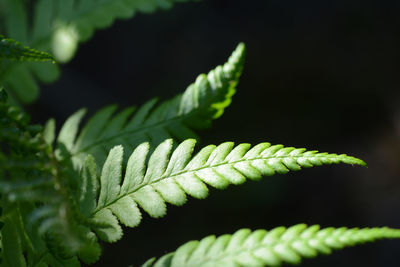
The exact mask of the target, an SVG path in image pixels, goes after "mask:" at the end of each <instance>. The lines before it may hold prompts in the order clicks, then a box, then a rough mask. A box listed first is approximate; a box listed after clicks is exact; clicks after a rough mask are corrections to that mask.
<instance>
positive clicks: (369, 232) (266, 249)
mask: <svg viewBox="0 0 400 267" xmlns="http://www.w3.org/2000/svg"><path fill="white" fill-rule="evenodd" d="M384 238H385V239H386V238H389V239H392V238H400V230H398V229H391V228H387V227H383V228H363V229H358V228H352V229H348V228H346V227H341V228H333V227H330V228H325V229H322V230H320V227H319V226H318V225H313V226H310V227H307V225H305V224H298V225H295V226H292V227H290V228H287V229H286V228H285V227H277V228H275V229H273V230H271V231H266V230H256V231H254V232H252V231H250V230H249V229H241V230H239V231H237V232H236V233H234V234H233V235H222V236H220V237H218V238H216V237H215V236H208V237H205V238H203V239H202V240H201V241H190V242H188V243H186V244H184V245H182V246H180V247H179V248H178V249H177V250H176V252H173V253H169V254H167V255H165V256H163V257H161V258H160V259H159V260H157V261H155V259H150V260H149V261H148V262H146V263H145V264H144V265H143V266H154V267H189V266H190V267H195V266H202V267H206V266H210V267H211V266H213V267H214V266H215V267H216V266H224V267H225V266H280V265H281V264H283V263H289V264H298V263H300V262H301V260H302V258H314V257H316V256H317V255H318V254H330V253H331V252H332V250H337V249H343V248H345V247H349V246H355V245H359V244H363V243H366V242H373V241H375V240H379V239H384Z"/></svg>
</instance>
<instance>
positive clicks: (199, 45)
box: [29, 0, 400, 266]
mask: <svg viewBox="0 0 400 267" xmlns="http://www.w3.org/2000/svg"><path fill="white" fill-rule="evenodd" d="M399 11H400V2H399V1H394V0H393V1H365V0H364V1H348V0H337V1H317V0H306V1H291V0H279V1H278V0H268V1H260V0H248V1H238V0H204V1H201V2H191V3H182V4H177V5H175V7H174V8H173V9H171V10H168V11H159V12H157V13H155V14H152V15H144V14H137V15H136V16H135V18H134V19H132V20H129V21H118V22H116V23H115V24H114V25H113V26H112V27H111V28H109V29H106V30H102V31H99V32H97V33H96V34H95V35H94V38H92V39H91V40H90V41H89V42H87V43H84V44H82V45H81V46H80V47H79V51H78V53H77V55H76V57H75V58H74V59H73V60H72V62H70V63H69V64H67V65H64V66H62V70H63V72H62V77H61V79H60V80H59V81H58V82H56V83H54V84H51V85H46V86H43V89H42V91H41V98H40V100H39V101H38V102H37V103H35V104H34V105H31V106H29V111H31V113H32V114H33V115H32V119H33V121H34V122H40V123H43V122H45V120H46V119H47V118H48V117H50V116H52V117H55V118H56V119H57V121H58V127H60V125H61V123H62V122H63V121H64V120H65V119H66V118H67V117H68V116H69V115H70V114H71V113H73V112H74V111H76V110H77V109H79V108H81V107H87V108H89V114H93V113H94V112H95V111H96V110H97V109H98V108H100V107H103V106H105V105H108V104H113V103H118V104H119V105H120V106H121V107H126V106H130V105H140V104H143V103H144V102H145V101H146V100H148V99H150V98H152V97H154V96H159V97H160V98H161V99H167V98H170V97H172V96H174V95H175V94H177V93H180V92H182V91H183V90H184V89H185V88H186V87H187V85H189V84H190V83H191V82H193V81H194V80H195V78H196V76H197V75H198V74H199V73H204V72H207V71H208V70H210V69H211V68H213V67H215V66H216V65H218V64H222V63H224V62H225V60H226V59H227V57H228V56H229V54H230V53H231V51H232V50H233V49H234V48H235V46H236V45H237V43H239V42H245V43H246V45H247V49H248V56H247V60H246V65H245V69H244V72H243V75H242V78H241V81H240V84H239V86H238V91H237V94H236V95H235V97H234V100H233V103H232V104H231V106H230V107H229V108H228V109H227V110H226V112H225V114H224V116H223V117H222V118H220V119H219V120H217V121H215V123H214V126H213V128H212V129H210V130H207V131H203V132H201V133H200V135H201V136H202V140H201V144H202V145H206V144H209V143H213V144H219V143H221V142H224V141H235V142H237V143H239V142H250V143H252V144H256V143H258V142H263V141H269V142H271V143H274V144H279V143H282V144H285V145H288V146H296V147H307V148H309V149H318V150H320V151H329V152H336V153H347V154H350V155H354V156H357V157H360V158H362V159H364V160H365V161H366V162H367V163H368V164H369V168H361V167H352V166H345V165H336V166H324V167H319V168H313V169H306V170H304V171H301V172H292V173H289V174H287V175H276V176H273V177H266V178H264V179H263V180H262V181H259V182H248V183H246V184H244V185H241V186H230V187H229V188H228V189H227V190H224V191H217V190H211V191H210V196H209V197H208V198H207V199H206V200H201V201H200V200H196V199H190V200H189V201H188V203H187V204H185V205H184V206H182V207H173V206H169V207H168V213H167V216H166V217H164V218H162V219H157V220H156V219H152V218H149V216H147V215H144V219H143V221H142V223H141V225H140V226H139V227H137V228H134V229H125V235H124V237H123V239H122V240H121V241H119V242H118V243H116V244H111V245H104V247H103V249H104V254H103V256H102V258H101V260H100V262H99V263H98V264H96V265H95V266H111V265H113V266H127V265H128V264H132V265H133V266H138V265H139V264H141V263H143V262H144V261H145V260H146V259H148V258H150V257H152V256H161V255H163V254H164V253H166V252H169V251H172V250H175V249H176V248H177V247H178V246H179V245H181V244H183V243H184V242H186V241H188V240H192V239H200V238H202V237H204V236H206V235H209V234H217V235H220V234H224V233H233V232H234V231H236V230H237V229H239V228H244V227H247V228H251V229H259V228H264V229H270V228H273V227H276V226H280V225H284V226H290V225H293V224H297V223H307V224H320V225H321V226H323V227H326V226H335V227H340V226H349V227H356V226H359V227H367V226H391V227H400V215H399V210H400V198H399V197H400V180H399V179H400V90H399V88H400V75H399V70H400V31H399V29H400V18H399V16H398V14H399ZM399 251H400V241H380V242H377V243H374V244H368V245H364V246H360V247H355V248H350V249H346V250H343V251H339V252H335V253H334V254H333V255H332V256H329V257H325V256H321V257H319V258H317V259H315V260H305V261H304V262H303V264H302V266H339V265H341V266H400V260H399V259H398V255H399Z"/></svg>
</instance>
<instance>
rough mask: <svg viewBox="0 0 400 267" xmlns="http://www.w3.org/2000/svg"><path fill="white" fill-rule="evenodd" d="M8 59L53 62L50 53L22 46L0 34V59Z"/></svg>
mask: <svg viewBox="0 0 400 267" xmlns="http://www.w3.org/2000/svg"><path fill="white" fill-rule="evenodd" d="M3 59H10V60H17V61H21V62H22V61H51V62H54V58H53V56H52V55H50V54H49V53H46V52H41V51H38V50H36V49H33V48H30V47H27V46H23V45H22V44H21V43H20V42H17V41H15V40H13V39H10V38H5V37H4V36H3V35H1V34H0V60H3Z"/></svg>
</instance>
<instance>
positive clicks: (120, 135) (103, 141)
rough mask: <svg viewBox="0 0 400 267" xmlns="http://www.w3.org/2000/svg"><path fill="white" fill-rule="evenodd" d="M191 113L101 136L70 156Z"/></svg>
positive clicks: (188, 115) (165, 123)
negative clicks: (101, 137) (108, 135)
mask: <svg viewBox="0 0 400 267" xmlns="http://www.w3.org/2000/svg"><path fill="white" fill-rule="evenodd" d="M192 115H193V113H188V114H184V115H181V116H176V117H173V118H170V119H166V120H163V121H161V122H156V123H153V124H150V125H142V126H138V128H136V129H133V130H129V131H123V132H122V133H119V134H116V135H113V136H110V137H107V138H103V139H101V140H98V141H96V142H93V143H92V144H90V145H88V146H86V147H84V148H81V149H79V150H78V151H76V152H74V153H72V154H71V156H70V157H76V156H77V155H79V154H81V153H85V152H88V151H90V149H92V148H93V147H96V146H99V145H102V144H107V143H108V142H110V141H112V140H114V139H118V138H121V137H124V136H129V135H133V134H137V133H140V132H148V131H149V130H150V129H152V128H159V127H164V126H165V125H168V124H170V123H173V122H177V121H179V122H181V123H184V121H185V120H186V119H188V118H190V117H191V116H192Z"/></svg>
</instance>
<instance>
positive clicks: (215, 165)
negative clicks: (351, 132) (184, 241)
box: [78, 139, 365, 242]
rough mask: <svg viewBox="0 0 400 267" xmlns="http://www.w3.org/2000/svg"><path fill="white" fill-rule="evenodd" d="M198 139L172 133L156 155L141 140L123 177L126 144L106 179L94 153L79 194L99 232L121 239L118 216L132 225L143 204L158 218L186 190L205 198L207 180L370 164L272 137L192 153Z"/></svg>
mask: <svg viewBox="0 0 400 267" xmlns="http://www.w3.org/2000/svg"><path fill="white" fill-rule="evenodd" d="M195 142H196V141H195V140H193V139H188V140H186V141H184V142H182V143H181V144H179V145H178V147H177V148H176V149H175V150H174V149H173V142H172V140H171V139H169V140H166V141H164V142H163V143H161V144H160V145H159V146H158V147H157V148H156V149H155V150H154V152H153V153H152V154H151V155H150V156H149V155H148V153H149V148H150V146H149V144H148V143H143V144H141V145H139V146H138V147H137V148H136V149H135V150H134V152H133V153H132V155H131V156H130V157H129V160H128V163H127V167H126V171H125V172H124V173H125V176H124V179H123V180H122V173H123V171H122V165H123V164H122V162H123V147H122V146H116V147H114V148H113V149H111V151H110V153H109V155H108V157H107V160H106V162H105V164H104V166H103V169H102V172H101V176H100V180H98V178H97V175H96V171H95V170H96V168H97V167H96V164H95V163H94V159H93V157H92V156H88V158H87V159H86V161H85V164H84V166H83V171H82V177H81V179H80V180H79V181H81V184H80V186H79V188H80V190H79V192H81V193H80V195H79V196H78V199H79V205H80V209H81V212H82V213H83V214H86V216H88V219H89V220H91V222H92V223H93V225H94V230H95V232H96V233H97V235H98V237H99V238H100V239H102V240H104V241H106V242H115V241H117V240H118V239H120V238H121V237H122V230H121V227H120V226H119V224H118V220H117V218H118V219H119V221H120V222H121V223H123V224H124V225H126V226H129V227H135V226H137V225H138V224H139V223H140V220H141V212H140V210H139V208H138V206H140V207H141V208H142V209H143V210H144V211H145V212H147V213H148V214H149V215H150V216H152V217H154V218H159V217H162V216H164V215H165V214H166V203H170V204H173V205H178V206H180V205H183V204H184V203H185V202H186V194H188V195H190V196H192V197H195V198H200V199H202V198H205V197H207V195H208V189H207V186H206V185H209V186H212V187H215V188H217V189H224V188H226V187H227V186H228V185H229V184H235V185H238V184H242V183H244V182H245V181H246V179H251V180H259V179H261V177H262V176H271V175H273V174H275V173H280V174H283V173H287V172H289V171H298V170H300V169H301V168H302V167H303V168H309V167H313V166H320V165H324V164H337V163H346V164H353V165H363V166H365V163H364V162H363V161H362V160H360V159H357V158H354V157H351V156H347V155H344V154H343V155H337V154H328V153H318V152H317V151H306V150H305V149H302V148H301V149H296V148H293V147H283V146H282V145H274V146H271V144H269V143H261V144H258V145H256V146H254V147H251V146H250V145H249V144H240V145H238V146H236V147H235V146H234V144H233V143H232V142H226V143H223V144H221V145H219V146H214V145H209V146H206V147H204V148H203V149H201V150H200V151H199V152H198V153H197V154H196V155H195V156H192V154H193V150H194V146H195ZM148 156H149V159H148V162H147V161H146V159H147V157H148ZM101 223H103V225H101Z"/></svg>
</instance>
